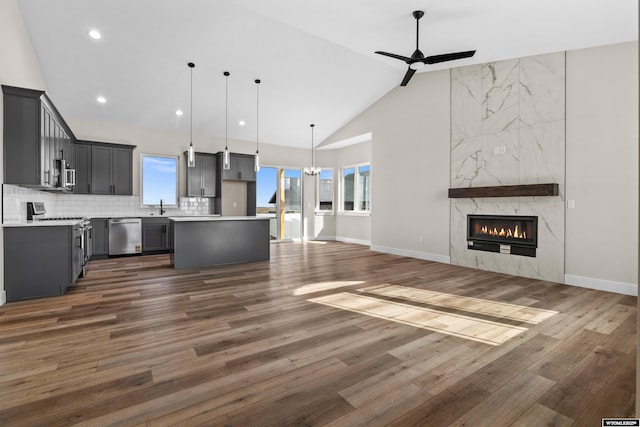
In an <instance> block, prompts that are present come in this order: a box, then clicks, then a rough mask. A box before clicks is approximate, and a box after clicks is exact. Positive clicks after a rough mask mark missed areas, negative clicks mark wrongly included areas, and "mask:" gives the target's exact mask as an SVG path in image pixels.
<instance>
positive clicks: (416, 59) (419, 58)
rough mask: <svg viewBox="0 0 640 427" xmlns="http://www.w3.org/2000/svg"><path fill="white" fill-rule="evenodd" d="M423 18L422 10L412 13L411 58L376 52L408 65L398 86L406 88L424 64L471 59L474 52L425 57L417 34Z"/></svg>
mask: <svg viewBox="0 0 640 427" xmlns="http://www.w3.org/2000/svg"><path fill="white" fill-rule="evenodd" d="M423 16H424V12H423V11H422V10H416V11H415V12H413V17H414V18H416V50H415V51H414V52H413V53H412V54H411V57H406V56H402V55H396V54H395V53H389V52H382V51H379V50H378V51H376V53H378V54H380V55H384V56H389V57H391V58H395V59H399V60H401V61H404V62H406V63H407V65H409V69H408V70H407V73H406V74H405V75H404V78H403V79H402V83H400V86H406V85H407V83H409V80H411V77H413V75H414V74H415V72H416V70H419V69H420V68H422V67H424V66H425V65H426V64H437V63H439V62H446V61H453V60H456V59H462V58H470V57H472V56H473V55H474V54H475V53H476V51H475V50H467V51H464V52H454V53H444V54H442V55H433V56H427V57H425V56H424V54H423V53H422V52H421V51H420V49H419V48H418V42H419V38H418V36H419V34H420V18H422V17H423Z"/></svg>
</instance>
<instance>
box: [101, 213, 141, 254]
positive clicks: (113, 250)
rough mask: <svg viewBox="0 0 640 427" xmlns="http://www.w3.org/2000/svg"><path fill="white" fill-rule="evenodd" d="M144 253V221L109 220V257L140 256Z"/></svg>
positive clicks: (131, 219) (130, 219) (138, 219)
mask: <svg viewBox="0 0 640 427" xmlns="http://www.w3.org/2000/svg"><path fill="white" fill-rule="evenodd" d="M141 252H142V219H141V218H111V219H109V255H126V254H139V253H141Z"/></svg>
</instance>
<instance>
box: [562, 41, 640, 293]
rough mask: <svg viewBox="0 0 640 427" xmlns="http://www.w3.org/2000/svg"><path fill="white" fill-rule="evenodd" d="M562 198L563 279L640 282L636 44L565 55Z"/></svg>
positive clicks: (611, 283)
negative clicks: (565, 203) (570, 203)
mask: <svg viewBox="0 0 640 427" xmlns="http://www.w3.org/2000/svg"><path fill="white" fill-rule="evenodd" d="M566 198H567V200H574V201H575V208H574V209H567V210H566V212H567V218H566V221H567V225H566V233H567V237H566V244H567V250H566V274H567V282H569V283H580V282H585V281H586V282H587V283H590V284H591V285H592V286H594V287H595V286H598V285H609V286H616V287H618V288H620V289H621V290H624V289H625V288H629V285H632V286H635V285H637V260H638V43H637V42H636V43H625V44H618V45H613V46H605V47H597V48H591V49H583V50H576V51H570V52H567V181H566ZM600 281H604V283H600Z"/></svg>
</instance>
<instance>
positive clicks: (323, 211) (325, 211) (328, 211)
mask: <svg viewBox="0 0 640 427" xmlns="http://www.w3.org/2000/svg"><path fill="white" fill-rule="evenodd" d="M325 171H331V209H320V182H321V181H322V179H321V178H320V176H321V175H322V172H325ZM335 189H336V177H335V173H334V168H322V170H321V171H320V173H319V174H318V175H317V177H316V203H315V213H316V214H317V215H333V214H334V212H335V206H336V201H335V198H336V197H335Z"/></svg>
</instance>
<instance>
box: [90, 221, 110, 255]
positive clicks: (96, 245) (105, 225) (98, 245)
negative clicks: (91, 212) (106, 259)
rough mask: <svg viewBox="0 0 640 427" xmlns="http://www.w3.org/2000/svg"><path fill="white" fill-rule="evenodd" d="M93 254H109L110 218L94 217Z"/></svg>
mask: <svg viewBox="0 0 640 427" xmlns="http://www.w3.org/2000/svg"><path fill="white" fill-rule="evenodd" d="M91 232H92V240H93V251H92V252H93V254H92V255H93V256H107V255H109V219H108V218H92V219H91Z"/></svg>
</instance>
